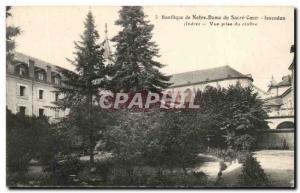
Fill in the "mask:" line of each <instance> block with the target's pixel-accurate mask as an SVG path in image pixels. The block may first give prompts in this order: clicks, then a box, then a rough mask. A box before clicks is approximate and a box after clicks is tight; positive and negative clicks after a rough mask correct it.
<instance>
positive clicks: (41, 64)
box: [14, 52, 63, 71]
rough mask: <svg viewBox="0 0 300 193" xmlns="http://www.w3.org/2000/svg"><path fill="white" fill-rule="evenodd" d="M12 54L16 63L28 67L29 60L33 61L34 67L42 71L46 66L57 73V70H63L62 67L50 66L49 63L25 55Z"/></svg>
mask: <svg viewBox="0 0 300 193" xmlns="http://www.w3.org/2000/svg"><path fill="white" fill-rule="evenodd" d="M14 54H15V60H16V61H19V62H24V63H26V64H27V65H28V62H29V60H33V61H34V66H35V67H39V68H42V69H45V68H46V66H50V67H52V71H58V69H59V68H63V67H60V66H57V65H54V64H51V63H49V62H46V61H43V60H41V59H38V58H35V57H32V56H29V55H26V54H23V53H20V52H15V53H14Z"/></svg>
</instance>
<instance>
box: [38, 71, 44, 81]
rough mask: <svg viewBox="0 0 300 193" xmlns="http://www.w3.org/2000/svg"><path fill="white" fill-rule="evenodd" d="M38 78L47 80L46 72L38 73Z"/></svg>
mask: <svg viewBox="0 0 300 193" xmlns="http://www.w3.org/2000/svg"><path fill="white" fill-rule="evenodd" d="M38 79H39V80H45V76H44V74H43V73H42V72H39V73H38Z"/></svg>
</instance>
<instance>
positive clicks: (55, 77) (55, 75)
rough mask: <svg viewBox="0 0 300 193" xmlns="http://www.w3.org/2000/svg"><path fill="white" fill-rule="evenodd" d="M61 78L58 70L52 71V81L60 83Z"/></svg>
mask: <svg viewBox="0 0 300 193" xmlns="http://www.w3.org/2000/svg"><path fill="white" fill-rule="evenodd" d="M60 80H61V78H60V74H58V73H57V72H52V83H54V84H56V85H60Z"/></svg>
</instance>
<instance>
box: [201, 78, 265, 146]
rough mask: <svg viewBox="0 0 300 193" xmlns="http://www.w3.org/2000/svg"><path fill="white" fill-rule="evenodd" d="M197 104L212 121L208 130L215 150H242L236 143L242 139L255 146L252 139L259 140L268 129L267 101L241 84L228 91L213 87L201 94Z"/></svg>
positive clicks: (231, 87)
mask: <svg viewBox="0 0 300 193" xmlns="http://www.w3.org/2000/svg"><path fill="white" fill-rule="evenodd" d="M196 103H197V104H199V105H200V112H202V113H205V114H209V115H210V117H211V120H210V126H209V127H208V128H207V130H208V134H209V135H210V136H211V141H212V142H213V144H212V145H213V146H217V147H220V148H224V147H225V148H232V149H239V148H240V144H237V143H236V142H237V141H240V140H239V138H240V137H242V136H243V138H244V139H246V138H247V140H249V141H248V142H249V143H251V144H255V143H254V142H253V139H252V138H254V140H257V139H258V137H259V135H260V131H262V130H265V129H267V128H268V125H267V122H266V118H267V113H266V111H265V110H264V109H263V101H262V100H261V99H260V98H259V97H258V95H257V93H254V92H253V89H252V88H251V87H246V88H243V87H242V86H241V85H240V84H237V85H234V86H230V87H229V88H228V89H224V88H213V87H209V88H207V89H206V90H205V91H204V92H198V93H197V95H196ZM245 135H247V136H245ZM248 148H250V147H248Z"/></svg>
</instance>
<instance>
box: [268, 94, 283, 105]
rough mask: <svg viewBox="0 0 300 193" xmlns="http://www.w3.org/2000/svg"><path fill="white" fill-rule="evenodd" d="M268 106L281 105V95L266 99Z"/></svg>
mask: <svg viewBox="0 0 300 193" xmlns="http://www.w3.org/2000/svg"><path fill="white" fill-rule="evenodd" d="M265 105H266V106H281V105H282V98H281V97H280V96H277V97H272V98H268V99H266V100H265Z"/></svg>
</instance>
